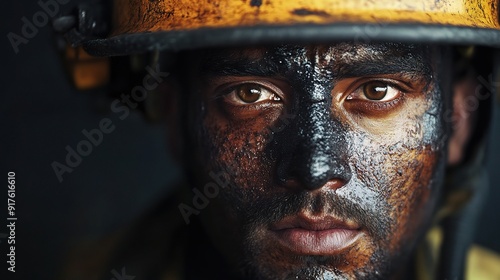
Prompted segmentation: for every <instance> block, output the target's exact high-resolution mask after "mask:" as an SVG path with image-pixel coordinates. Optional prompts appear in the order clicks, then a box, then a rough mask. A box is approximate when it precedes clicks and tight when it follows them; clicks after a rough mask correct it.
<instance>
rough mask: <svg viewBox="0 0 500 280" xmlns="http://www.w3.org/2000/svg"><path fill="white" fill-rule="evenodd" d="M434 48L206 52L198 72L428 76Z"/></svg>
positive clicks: (376, 46)
mask: <svg viewBox="0 0 500 280" xmlns="http://www.w3.org/2000/svg"><path fill="white" fill-rule="evenodd" d="M435 49H436V48H434V47H432V46H429V45H420V44H403V43H371V44H362V43H350V42H342V43H335V44H329V45H305V46H304V45H281V46H267V47H247V48H227V49H208V50H204V51H202V52H200V54H201V70H202V72H205V73H213V74H221V75H224V74H226V75H246V74H248V75H260V76H269V75H273V74H277V73H283V72H286V71H287V70H290V69H294V68H298V67H299V68H318V67H324V68H325V67H326V68H329V70H331V71H333V72H336V73H337V74H339V75H342V76H353V75H360V76H363V75H369V74H370V73H363V69H369V70H370V71H373V70H375V69H376V70H377V74H379V73H380V74H382V73H397V72H412V73H420V74H429V72H430V71H431V69H430V68H431V64H432V61H433V59H432V58H433V55H432V54H433V53H435V52H433V50H435ZM242 67H244V68H246V69H243V68H242ZM356 68H357V69H356ZM240 70H241V71H240ZM239 71H240V72H239ZM247 71H248V73H247ZM259 71H260V72H259Z"/></svg>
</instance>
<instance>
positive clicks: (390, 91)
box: [347, 81, 401, 102]
mask: <svg viewBox="0 0 500 280" xmlns="http://www.w3.org/2000/svg"><path fill="white" fill-rule="evenodd" d="M400 94H401V91H400V90H399V89H397V88H395V87H394V86H391V85H390V84H389V83H386V82H382V81H373V82H368V83H366V84H364V85H362V86H361V87H359V88H357V89H356V90H355V91H354V92H353V93H352V94H351V95H349V96H348V97H347V99H348V100H353V99H358V100H359V99H360V100H368V101H376V102H386V101H391V100H393V99H396V98H397V97H399V95H400Z"/></svg>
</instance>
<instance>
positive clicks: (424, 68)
mask: <svg viewBox="0 0 500 280" xmlns="http://www.w3.org/2000/svg"><path fill="white" fill-rule="evenodd" d="M387 74H406V75H416V76H423V77H430V76H431V74H432V70H431V65H429V64H428V63H424V62H423V61H422V60H418V59H415V58H410V59H405V58H396V59H389V60H386V61H384V60H380V61H379V60H375V61H357V62H353V63H349V64H340V65H339V68H338V70H337V72H336V73H335V79H337V80H340V79H346V78H354V77H369V76H379V75H387Z"/></svg>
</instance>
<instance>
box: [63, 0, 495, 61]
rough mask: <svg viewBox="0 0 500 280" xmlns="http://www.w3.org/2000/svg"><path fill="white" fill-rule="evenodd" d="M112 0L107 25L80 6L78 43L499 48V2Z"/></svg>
mask: <svg viewBox="0 0 500 280" xmlns="http://www.w3.org/2000/svg"><path fill="white" fill-rule="evenodd" d="M109 5H110V6H109V7H108V10H109V11H111V14H112V20H111V22H107V23H102V22H99V20H96V19H98V18H99V17H100V16H99V15H97V14H98V13H96V12H94V11H93V10H95V9H96V7H94V6H88V7H87V10H80V13H79V16H78V17H79V22H78V24H77V27H76V28H74V29H73V31H72V33H71V34H70V36H69V38H70V41H72V43H73V44H74V45H80V44H81V45H83V47H84V49H85V50H86V51H87V52H89V53H90V54H92V55H98V56H111V55H127V54H133V53H141V52H146V51H153V50H174V51H175V50H185V49H195V48H201V47H211V46H237V45H248V44H255V43H259V44H273V43H284V42H290V43H292V42H293V43H306V42H330V41H339V40H343V41H346V40H348V41H359V42H368V41H404V42H412V43H446V44H460V45H483V46H492V47H498V46H500V22H499V3H498V1H496V0H475V1H470V0H441V1H435V0H420V1H415V0H395V1H389V0H377V1H374V0H350V1H345V0H296V1H289V0H217V1H215V0H212V1H203V0H200V1H193V0H115V1H113V2H112V3H111V4H109ZM103 26H107V27H109V28H108V30H107V34H108V35H107V36H100V35H102V34H103V32H102V27H103ZM96 29H99V30H101V31H99V32H95V30H96ZM96 34H97V35H99V36H96Z"/></svg>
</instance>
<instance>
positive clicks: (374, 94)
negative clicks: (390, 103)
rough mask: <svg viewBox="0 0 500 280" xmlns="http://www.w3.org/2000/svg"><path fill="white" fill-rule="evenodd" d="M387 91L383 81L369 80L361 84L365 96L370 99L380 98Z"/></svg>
mask: <svg viewBox="0 0 500 280" xmlns="http://www.w3.org/2000/svg"><path fill="white" fill-rule="evenodd" d="M387 91H388V86H387V84H385V83H383V82H370V83H367V84H365V85H364V86H363V93H364V94H365V97H366V98H368V99H370V100H382V99H383V98H384V97H385V96H386V95H387Z"/></svg>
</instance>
